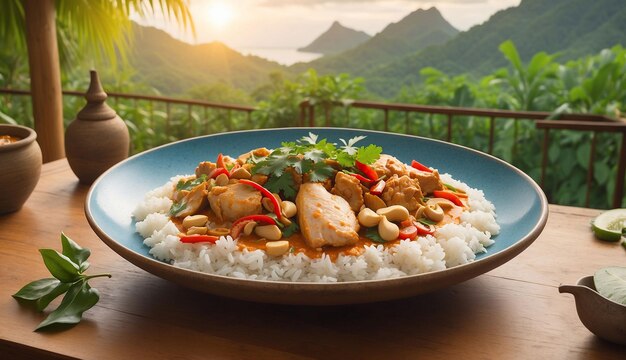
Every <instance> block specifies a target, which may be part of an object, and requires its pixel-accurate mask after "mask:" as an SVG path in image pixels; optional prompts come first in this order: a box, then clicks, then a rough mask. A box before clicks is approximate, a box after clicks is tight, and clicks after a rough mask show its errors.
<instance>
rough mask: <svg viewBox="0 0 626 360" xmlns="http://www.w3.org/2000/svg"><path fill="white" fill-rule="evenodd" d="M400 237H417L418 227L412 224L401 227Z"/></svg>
mask: <svg viewBox="0 0 626 360" xmlns="http://www.w3.org/2000/svg"><path fill="white" fill-rule="evenodd" d="M398 237H399V238H400V239H411V240H413V239H415V238H416V237H417V227H416V226H415V225H411V226H407V227H404V228H402V229H400V234H399V235H398Z"/></svg>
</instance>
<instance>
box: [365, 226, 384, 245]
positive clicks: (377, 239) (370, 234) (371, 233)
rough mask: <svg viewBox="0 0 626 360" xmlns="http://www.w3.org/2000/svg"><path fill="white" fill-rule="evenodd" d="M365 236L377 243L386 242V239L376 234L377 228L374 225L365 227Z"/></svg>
mask: <svg viewBox="0 0 626 360" xmlns="http://www.w3.org/2000/svg"><path fill="white" fill-rule="evenodd" d="M365 237H366V238H368V239H370V240H372V241H373V242H375V243H379V244H384V243H386V242H387V240H385V239H383V238H381V237H380V235H379V234H378V228H375V227H371V228H367V230H365Z"/></svg>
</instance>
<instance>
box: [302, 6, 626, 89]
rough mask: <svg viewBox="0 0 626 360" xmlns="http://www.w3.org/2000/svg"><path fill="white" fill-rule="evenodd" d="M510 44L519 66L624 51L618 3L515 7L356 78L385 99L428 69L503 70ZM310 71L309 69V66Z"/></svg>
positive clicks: (623, 17)
mask: <svg viewBox="0 0 626 360" xmlns="http://www.w3.org/2000/svg"><path fill="white" fill-rule="evenodd" d="M508 39H511V40H513V42H514V43H515V45H516V46H517V48H518V51H519V53H520V56H521V58H522V59H523V60H524V61H528V60H529V59H530V58H531V57H532V56H533V55H534V54H535V53H537V52H540V51H546V52H548V53H557V52H559V53H560V54H561V56H560V58H559V60H561V61H562V60H567V59H574V58H578V57H581V56H584V55H588V54H592V53H596V52H598V51H600V50H602V49H604V48H608V47H612V46H614V45H616V44H622V45H626V3H625V2H624V0H594V1H589V0H551V1H545V0H522V2H521V3H520V5H519V6H517V7H513V8H509V9H506V10H502V11H499V12H497V13H496V14H494V15H493V16H492V17H491V18H490V19H489V20H488V21H486V22H485V23H483V24H482V25H478V26H474V27H473V28H471V29H470V30H468V31H467V32H463V33H460V34H459V35H458V36H456V37H455V38H454V39H452V40H450V41H448V42H447V43H445V44H443V45H440V46H435V47H430V48H427V49H424V50H422V51H414V52H412V53H410V54H407V55H405V56H401V57H396V58H394V59H393V60H392V61H390V62H388V63H387V64H380V63H379V64H380V66H379V67H378V68H370V69H368V71H366V72H363V73H359V75H362V76H364V77H365V78H366V79H367V82H366V85H367V86H368V88H369V89H370V90H372V91H374V92H376V93H378V94H380V95H383V96H391V95H393V94H395V92H396V91H397V90H399V89H400V87H401V85H402V84H409V83H415V82H418V81H419V80H420V79H419V71H420V69H422V68H424V67H426V66H433V67H436V68H438V69H440V70H443V71H445V72H447V73H450V74H460V73H464V72H470V73H474V74H476V75H483V74H486V73H489V72H492V71H493V70H495V69H497V68H499V67H502V66H506V65H507V62H506V60H505V59H504V57H503V56H502V54H501V53H500V52H499V51H498V46H499V45H500V44H501V43H502V42H504V41H505V40H508ZM311 65H313V63H312V64H311Z"/></svg>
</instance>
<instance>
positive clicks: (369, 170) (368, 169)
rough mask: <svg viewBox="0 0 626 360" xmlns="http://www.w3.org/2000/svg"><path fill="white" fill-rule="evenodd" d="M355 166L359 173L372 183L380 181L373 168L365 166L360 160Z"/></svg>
mask: <svg viewBox="0 0 626 360" xmlns="http://www.w3.org/2000/svg"><path fill="white" fill-rule="evenodd" d="M355 164H356V168H357V169H359V171H360V172H362V173H363V174H364V175H365V176H366V177H367V178H368V179H370V180H372V181H376V180H378V174H377V173H376V171H375V170H374V169H373V168H372V167H371V166H369V165H367V164H363V163H362V162H360V161H358V160H357V161H356V162H355Z"/></svg>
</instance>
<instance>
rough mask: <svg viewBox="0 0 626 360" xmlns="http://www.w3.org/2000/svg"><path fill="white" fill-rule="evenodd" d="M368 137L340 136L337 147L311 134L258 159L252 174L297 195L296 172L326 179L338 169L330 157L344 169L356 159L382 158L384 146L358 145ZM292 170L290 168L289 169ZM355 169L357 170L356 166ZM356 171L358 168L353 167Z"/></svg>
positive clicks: (275, 188) (269, 185)
mask: <svg viewBox="0 0 626 360" xmlns="http://www.w3.org/2000/svg"><path fill="white" fill-rule="evenodd" d="M363 139H365V136H356V137H354V138H352V139H350V140H348V141H345V140H344V139H340V141H341V142H342V143H343V146H340V147H337V145H336V144H334V143H329V142H328V141H327V140H326V139H321V140H320V139H319V136H318V135H316V134H313V133H309V135H308V136H303V137H302V138H301V139H300V140H297V141H293V142H283V143H282V144H281V145H282V146H281V147H279V148H277V149H274V150H273V151H272V152H271V153H270V154H269V155H268V156H265V157H261V158H255V157H251V158H250V161H251V162H252V163H253V164H254V167H253V168H252V173H253V174H263V175H267V176H268V181H267V183H265V187H266V188H267V189H268V190H270V191H272V192H275V193H280V192H282V193H283V195H284V196H285V197H286V198H289V199H292V198H293V197H295V195H296V184H295V179H294V174H293V171H295V172H296V173H297V174H300V175H304V174H307V175H308V176H309V181H311V182H323V181H325V180H326V179H328V178H329V177H330V176H332V174H333V173H334V172H335V169H334V168H333V167H332V166H331V165H330V164H329V163H328V162H327V160H332V161H336V162H337V163H338V164H339V165H340V166H341V167H342V168H346V169H348V168H349V169H352V168H353V167H354V166H355V163H356V161H359V162H362V163H364V164H371V163H373V162H374V161H376V160H377V159H378V158H379V157H380V153H381V152H382V148H381V147H380V146H376V145H373V144H371V145H368V146H361V147H357V146H356V143H357V142H359V141H361V140H363ZM290 168H291V169H293V170H289V169H290ZM353 170H354V169H353ZM354 171H356V170H354Z"/></svg>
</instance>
